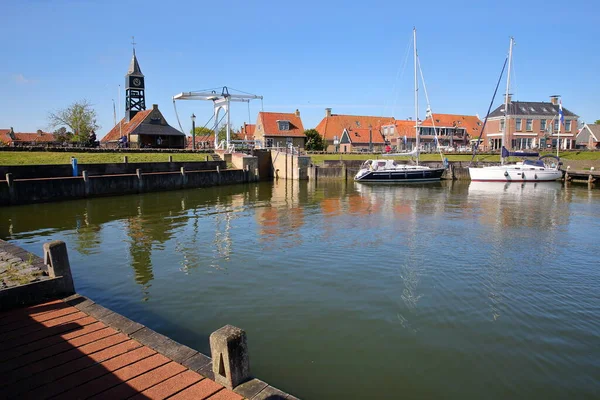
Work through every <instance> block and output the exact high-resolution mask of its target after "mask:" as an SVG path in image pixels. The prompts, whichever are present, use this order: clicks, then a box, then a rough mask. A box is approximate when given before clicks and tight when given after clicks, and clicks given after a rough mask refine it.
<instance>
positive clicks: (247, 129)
mask: <svg viewBox="0 0 600 400" xmlns="http://www.w3.org/2000/svg"><path fill="white" fill-rule="evenodd" d="M255 129H256V125H255V124H247V123H245V122H244V125H242V129H241V130H240V138H241V140H254V130H255Z"/></svg>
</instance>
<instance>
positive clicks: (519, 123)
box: [515, 118, 521, 131]
mask: <svg viewBox="0 0 600 400" xmlns="http://www.w3.org/2000/svg"><path fill="white" fill-rule="evenodd" d="M515 124H516V125H517V131H520V130H521V118H517V119H516V120H515Z"/></svg>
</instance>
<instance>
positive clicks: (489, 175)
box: [469, 37, 562, 182]
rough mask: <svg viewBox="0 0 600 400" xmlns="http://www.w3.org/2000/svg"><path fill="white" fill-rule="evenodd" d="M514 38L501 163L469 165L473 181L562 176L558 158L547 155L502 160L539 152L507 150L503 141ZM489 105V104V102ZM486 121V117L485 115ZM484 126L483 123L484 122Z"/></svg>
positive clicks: (509, 66)
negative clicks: (508, 160) (482, 165)
mask: <svg viewBox="0 0 600 400" xmlns="http://www.w3.org/2000/svg"><path fill="white" fill-rule="evenodd" d="M513 45H514V38H512V37H511V38H510V47H509V50H508V73H507V78H506V94H505V98H504V129H503V130H502V152H501V155H500V157H501V158H500V159H501V165H496V166H491V167H469V175H470V177H471V180H472V181H475V182H527V181H532V182H544V181H546V182H547V181H555V180H557V179H559V178H561V177H562V171H561V170H560V165H561V162H560V159H559V158H558V157H555V156H552V155H547V156H543V157H540V158H539V159H538V160H523V161H520V162H517V163H516V164H504V160H505V159H506V158H508V157H510V156H513V157H538V156H539V153H532V152H522V151H517V152H509V151H508V150H507V149H506V147H505V145H504V143H505V142H506V131H507V130H508V129H509V124H508V120H509V109H508V106H509V94H508V93H509V89H510V68H511V64H512V50H513ZM490 105H491V104H490ZM486 122H487V117H486ZM484 126H485V123H484Z"/></svg>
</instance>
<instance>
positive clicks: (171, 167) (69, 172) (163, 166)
mask: <svg viewBox="0 0 600 400" xmlns="http://www.w3.org/2000/svg"><path fill="white" fill-rule="evenodd" d="M124 157H126V156H124ZM206 157H207V161H197V162H148V163H128V162H127V163H126V162H123V163H108V164H79V165H78V166H77V169H78V173H77V175H78V176H81V175H82V172H83V171H84V170H85V171H87V173H88V175H89V176H95V175H117V174H135V171H136V170H138V169H141V170H142V171H145V172H178V171H180V170H181V168H185V170H186V171H209V170H216V169H217V167H219V168H220V169H225V168H227V163H226V162H225V161H213V160H212V159H211V158H210V157H209V156H206ZM209 160H210V161H209ZM8 173H11V174H12V175H13V179H32V178H54V177H70V176H73V167H72V166H71V165H70V164H51V165H9V166H0V176H5V175H6V174H8Z"/></svg>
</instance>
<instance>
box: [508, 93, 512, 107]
mask: <svg viewBox="0 0 600 400" xmlns="http://www.w3.org/2000/svg"><path fill="white" fill-rule="evenodd" d="M507 97H508V101H507V103H508V104H510V103H512V93H509V94H508V96H507Z"/></svg>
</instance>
